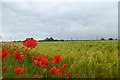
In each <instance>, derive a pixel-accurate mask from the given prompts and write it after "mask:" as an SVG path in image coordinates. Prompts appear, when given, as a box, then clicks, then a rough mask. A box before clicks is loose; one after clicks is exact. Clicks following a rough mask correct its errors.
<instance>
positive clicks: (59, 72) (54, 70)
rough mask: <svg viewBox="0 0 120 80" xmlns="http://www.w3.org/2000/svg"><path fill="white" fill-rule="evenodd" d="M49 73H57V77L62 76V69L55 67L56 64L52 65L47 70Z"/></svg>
mask: <svg viewBox="0 0 120 80" xmlns="http://www.w3.org/2000/svg"><path fill="white" fill-rule="evenodd" d="M49 73H50V74H54V75H58V76H59V77H61V76H63V74H62V69H57V68H56V66H54V67H52V68H51V69H50V70H49Z"/></svg>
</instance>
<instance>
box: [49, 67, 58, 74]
mask: <svg viewBox="0 0 120 80" xmlns="http://www.w3.org/2000/svg"><path fill="white" fill-rule="evenodd" d="M49 73H50V74H54V75H55V74H57V68H56V66H53V67H52V68H51V69H50V70H49Z"/></svg>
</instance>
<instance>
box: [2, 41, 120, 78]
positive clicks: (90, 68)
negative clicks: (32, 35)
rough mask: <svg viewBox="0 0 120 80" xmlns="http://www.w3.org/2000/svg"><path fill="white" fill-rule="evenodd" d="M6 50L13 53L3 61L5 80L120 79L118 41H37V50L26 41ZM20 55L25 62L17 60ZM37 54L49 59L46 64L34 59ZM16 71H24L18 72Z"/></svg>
mask: <svg viewBox="0 0 120 80" xmlns="http://www.w3.org/2000/svg"><path fill="white" fill-rule="evenodd" d="M2 48H4V50H6V51H7V50H8V53H9V55H7V56H5V57H4V59H1V60H2V78H118V77H119V75H118V41H117V40H103V41H99V40H98V41H61V42H57V41H56V42H37V45H36V46H35V47H34V48H27V47H26V46H25V45H23V44H22V42H11V43H10V42H7V43H2ZM16 52H18V53H20V52H21V54H20V55H22V56H24V57H20V59H21V60H22V61H20V59H18V58H17V57H15V54H17V53H16ZM2 53H3V51H2ZM37 55H41V56H42V57H43V55H44V57H46V58H45V59H44V60H43V61H44V62H45V63H44V65H42V59H41V60H38V59H36V60H35V59H33V58H35V57H36V56H37ZM55 56H58V57H57V58H55ZM53 58H55V59H57V60H56V62H55V60H54V59H53ZM36 61H38V63H36ZM39 62H41V63H40V64H39ZM16 68H22V69H24V70H22V69H21V70H22V71H21V70H20V71H19V70H18V72H16V70H15V69H16Z"/></svg>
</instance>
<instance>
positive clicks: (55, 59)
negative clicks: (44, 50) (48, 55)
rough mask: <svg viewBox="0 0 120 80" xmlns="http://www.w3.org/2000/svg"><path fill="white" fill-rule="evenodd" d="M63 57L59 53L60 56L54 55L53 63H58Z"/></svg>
mask: <svg viewBox="0 0 120 80" xmlns="http://www.w3.org/2000/svg"><path fill="white" fill-rule="evenodd" d="M61 59H62V57H61V56H59V55H58V56H54V57H53V58H52V63H53V64H56V63H58V62H60V61H61Z"/></svg>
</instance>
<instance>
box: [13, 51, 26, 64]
mask: <svg viewBox="0 0 120 80" xmlns="http://www.w3.org/2000/svg"><path fill="white" fill-rule="evenodd" d="M13 56H14V57H15V58H16V59H17V60H18V61H19V62H22V61H23V59H24V55H23V53H22V52H16V53H15V54H13Z"/></svg>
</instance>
